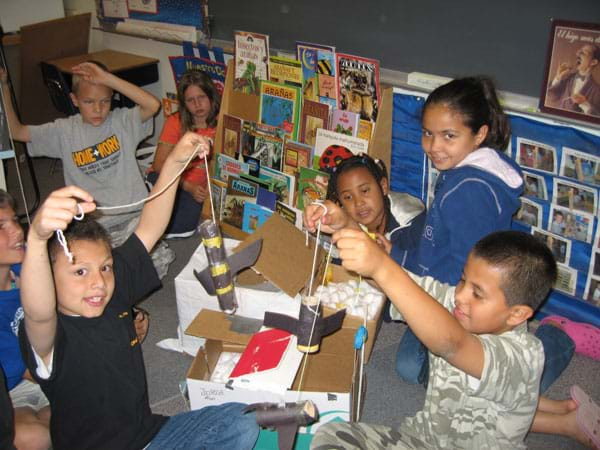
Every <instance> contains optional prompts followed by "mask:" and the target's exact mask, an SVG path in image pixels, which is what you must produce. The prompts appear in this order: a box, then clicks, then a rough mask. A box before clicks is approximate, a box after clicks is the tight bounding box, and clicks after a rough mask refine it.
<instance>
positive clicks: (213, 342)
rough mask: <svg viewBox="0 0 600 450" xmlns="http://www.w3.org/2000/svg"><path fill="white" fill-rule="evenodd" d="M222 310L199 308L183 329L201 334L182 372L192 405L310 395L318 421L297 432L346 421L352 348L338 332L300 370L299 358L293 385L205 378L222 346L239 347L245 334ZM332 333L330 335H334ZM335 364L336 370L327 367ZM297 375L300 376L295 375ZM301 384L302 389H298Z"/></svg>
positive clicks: (290, 399)
mask: <svg viewBox="0 0 600 450" xmlns="http://www.w3.org/2000/svg"><path fill="white" fill-rule="evenodd" d="M230 325H231V322H230V321H229V320H228V318H227V317H226V315H225V314H224V313H222V312H216V311H210V310H202V311H201V312H200V314H198V316H197V317H196V319H194V321H192V323H191V324H190V326H189V327H188V329H187V330H186V333H189V334H191V335H195V336H198V337H204V338H206V344H205V347H204V348H203V349H200V350H199V351H198V354H197V355H196V358H195V359H194V361H193V362H192V365H191V366H190V369H189V370H188V373H187V385H188V394H189V398H190V405H191V408H192V409H199V408H203V407H205V406H209V405H220V404H223V403H226V402H241V403H247V404H251V403H257V402H295V401H299V400H306V399H310V400H312V401H313V402H315V404H316V405H317V408H318V409H319V414H320V421H319V422H318V423H316V424H313V425H311V426H310V427H307V428H301V429H300V433H310V434H312V433H314V432H315V431H316V429H317V428H318V427H319V426H320V425H322V424H323V423H327V422H330V421H348V420H350V414H351V411H352V408H353V406H352V395H351V390H352V384H353V365H354V352H353V351H352V347H350V348H348V345H349V343H348V342H346V340H345V339H342V337H341V336H339V337H338V338H337V339H331V340H330V341H329V343H328V345H327V350H326V351H325V348H324V347H323V348H321V351H320V352H319V353H317V354H314V355H308V357H307V360H306V366H305V368H304V372H302V366H303V364H304V362H303V363H302V365H301V367H300V370H299V371H298V373H297V374H296V379H295V380H294V384H293V387H292V389H290V390H285V391H274V390H269V389H264V390H261V389H256V390H251V389H245V388H240V387H231V386H229V385H226V384H222V383H216V382H211V381H209V379H210V373H212V371H213V370H214V367H215V364H216V363H217V361H218V359H219V355H220V353H221V352H223V351H228V352H240V353H241V352H243V349H244V348H245V345H246V344H247V343H248V341H249V339H250V337H251V336H250V335H245V334H240V333H236V332H235V331H233V330H232V329H231V326H230ZM335 336H336V335H335V334H334V335H332V337H335ZM333 367H335V370H332V368H333ZM301 378H302V381H300V379H301ZM299 389H301V390H299Z"/></svg>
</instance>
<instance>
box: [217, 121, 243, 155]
mask: <svg viewBox="0 0 600 450" xmlns="http://www.w3.org/2000/svg"><path fill="white" fill-rule="evenodd" d="M222 120H223V136H222V139H221V142H223V149H222V152H223V153H225V154H226V155H227V156H231V157H234V158H237V157H238V156H239V154H240V149H241V148H242V122H243V120H242V119H240V118H239V117H235V116H230V115H229V114H223V119H222Z"/></svg>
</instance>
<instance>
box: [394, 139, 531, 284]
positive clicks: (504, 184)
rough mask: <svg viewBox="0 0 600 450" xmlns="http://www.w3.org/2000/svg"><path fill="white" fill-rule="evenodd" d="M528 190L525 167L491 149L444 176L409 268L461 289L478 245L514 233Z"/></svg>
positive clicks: (474, 156) (409, 261)
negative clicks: (500, 232) (464, 272)
mask: <svg viewBox="0 0 600 450" xmlns="http://www.w3.org/2000/svg"><path fill="white" fill-rule="evenodd" d="M522 190H523V179H522V174H521V169H520V168H519V166H518V165H517V164H516V163H515V162H514V161H513V160H512V159H510V158H509V157H507V156H506V155H504V154H503V153H500V152H497V151H495V150H493V149H490V148H480V149H478V150H476V151H474V152H473V153H471V154H469V155H468V156H467V157H466V158H465V159H464V160H463V161H462V162H461V163H460V164H459V166H457V167H455V168H453V169H450V170H445V171H442V172H440V174H439V176H438V178H437V182H436V187H435V196H434V199H433V202H432V204H431V207H430V208H429V210H428V211H427V218H426V221H425V226H424V228H423V234H422V235H421V240H420V242H419V245H418V247H417V248H416V249H415V250H413V251H410V254H409V255H408V257H407V261H406V265H405V267H406V269H408V270H410V271H411V272H414V273H416V274H417V275H422V276H425V275H428V276H431V277H433V278H435V279H436V280H439V281H441V282H443V283H450V284H452V285H456V284H457V283H458V281H459V280H460V277H461V274H462V270H463V267H464V265H465V263H466V261H467V255H468V254H469V251H470V250H471V248H472V247H473V246H474V245H475V243H476V242H477V241H478V240H479V239H481V238H482V237H484V236H486V235H488V234H490V233H491V232H493V231H498V230H508V229H510V227H511V221H512V216H513V214H514V213H515V212H516V211H517V209H518V208H519V206H520V201H519V196H520V195H521V192H522Z"/></svg>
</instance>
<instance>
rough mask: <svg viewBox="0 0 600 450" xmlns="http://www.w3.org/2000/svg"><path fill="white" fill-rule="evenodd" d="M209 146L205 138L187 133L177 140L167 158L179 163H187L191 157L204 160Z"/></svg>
mask: <svg viewBox="0 0 600 450" xmlns="http://www.w3.org/2000/svg"><path fill="white" fill-rule="evenodd" d="M211 144H212V143H211V141H210V139H208V138H206V137H205V136H199V135H198V134H196V133H194V132H192V131H188V132H187V133H185V134H184V135H183V136H182V137H181V139H179V142H178V143H177V144H176V145H175V147H174V148H173V150H172V151H171V152H170V153H169V156H168V157H167V158H168V159H169V158H171V159H172V160H173V161H176V162H179V163H187V162H188V161H189V160H190V159H191V158H192V157H193V156H192V155H197V156H198V157H199V158H204V157H206V156H208V154H209V153H210V147H211Z"/></svg>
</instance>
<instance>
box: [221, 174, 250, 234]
mask: <svg viewBox="0 0 600 450" xmlns="http://www.w3.org/2000/svg"><path fill="white" fill-rule="evenodd" d="M257 195H258V185H257V184H256V183H253V182H252V181H248V180H242V179H241V178H239V177H236V176H233V175H232V176H230V177H229V179H228V180H227V191H226V194H225V205H224V209H223V212H222V218H223V221H224V222H227V223H228V224H230V225H233V226H234V227H237V228H240V229H241V228H242V221H243V218H244V204H245V203H256V196H257Z"/></svg>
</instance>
